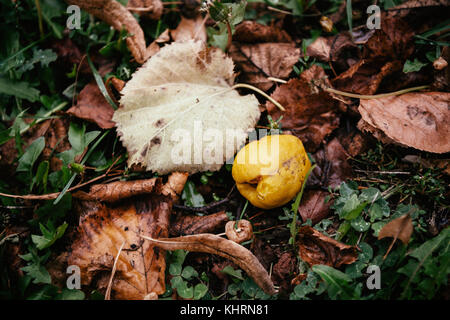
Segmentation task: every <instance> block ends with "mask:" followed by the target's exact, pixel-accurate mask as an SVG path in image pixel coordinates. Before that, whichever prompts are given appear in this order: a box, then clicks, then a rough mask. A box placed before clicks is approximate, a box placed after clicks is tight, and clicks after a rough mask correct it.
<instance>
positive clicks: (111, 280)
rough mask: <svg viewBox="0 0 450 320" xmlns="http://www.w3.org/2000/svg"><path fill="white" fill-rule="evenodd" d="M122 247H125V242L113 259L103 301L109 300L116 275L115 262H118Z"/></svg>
mask: <svg viewBox="0 0 450 320" xmlns="http://www.w3.org/2000/svg"><path fill="white" fill-rule="evenodd" d="M124 245H125V240H124V241H123V242H122V245H121V246H120V248H119V252H117V256H116V259H114V265H113V268H112V271H111V277H110V278H109V283H108V287H107V288H106V293H105V300H110V299H111V287H112V282H113V279H114V274H115V273H116V269H117V261H119V256H120V253H121V252H122V249H123V246H124Z"/></svg>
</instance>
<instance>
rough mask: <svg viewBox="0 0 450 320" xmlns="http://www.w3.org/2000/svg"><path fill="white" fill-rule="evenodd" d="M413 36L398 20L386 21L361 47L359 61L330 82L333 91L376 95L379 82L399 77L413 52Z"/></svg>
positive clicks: (406, 26)
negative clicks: (333, 88)
mask: <svg viewBox="0 0 450 320" xmlns="http://www.w3.org/2000/svg"><path fill="white" fill-rule="evenodd" d="M413 36H414V33H413V32H412V31H411V28H410V27H409V25H408V24H407V23H405V22H404V21H403V20H402V19H399V18H392V17H389V18H385V19H384V20H383V23H382V24H381V29H377V30H375V32H373V34H371V36H370V38H369V39H368V40H367V41H366V42H365V43H364V48H363V52H362V56H361V59H360V60H359V61H358V62H356V63H354V64H352V65H351V67H350V68H349V69H348V70H346V71H345V72H343V73H341V74H340V75H339V76H338V77H336V78H335V79H333V86H334V87H335V88H336V89H339V90H341V91H346V92H353V93H358V94H375V93H376V92H377V90H378V89H379V87H380V85H381V83H382V81H384V80H385V79H386V78H389V77H394V76H396V77H398V74H402V68H403V63H404V61H405V60H406V59H407V58H408V57H409V56H410V55H411V54H412V53H413V51H414V38H413Z"/></svg>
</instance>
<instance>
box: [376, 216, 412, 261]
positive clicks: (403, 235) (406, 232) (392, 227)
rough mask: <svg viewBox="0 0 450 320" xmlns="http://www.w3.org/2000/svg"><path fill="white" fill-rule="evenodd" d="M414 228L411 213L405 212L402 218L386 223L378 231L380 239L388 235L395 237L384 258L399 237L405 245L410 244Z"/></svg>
mask: <svg viewBox="0 0 450 320" xmlns="http://www.w3.org/2000/svg"><path fill="white" fill-rule="evenodd" d="M413 229H414V228H413V224H412V220H411V216H410V215H409V214H405V215H403V216H401V217H400V218H397V219H394V220H392V221H390V222H388V223H387V224H386V225H384V227H383V228H382V229H381V230H380V232H379V233H378V240H380V239H383V238H386V237H390V238H393V240H392V243H391V245H390V246H389V248H388V250H387V252H386V254H385V255H384V258H386V257H387V255H388V254H389V252H390V251H391V249H392V247H393V246H394V243H395V241H396V240H397V239H400V241H401V242H403V244H405V245H406V244H408V242H409V239H410V238H411V235H412V233H413Z"/></svg>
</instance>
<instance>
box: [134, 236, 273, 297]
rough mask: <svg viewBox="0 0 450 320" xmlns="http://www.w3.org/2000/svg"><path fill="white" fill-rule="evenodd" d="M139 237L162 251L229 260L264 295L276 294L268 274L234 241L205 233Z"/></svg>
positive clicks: (246, 250)
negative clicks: (175, 251) (176, 251)
mask: <svg viewBox="0 0 450 320" xmlns="http://www.w3.org/2000/svg"><path fill="white" fill-rule="evenodd" d="M141 237H142V238H144V239H146V240H148V241H149V242H151V243H152V244H153V245H155V246H158V247H160V248H162V249H164V250H171V251H173V250H179V249H181V250H188V251H192V252H205V253H210V254H216V255H219V256H221V257H224V258H226V259H229V260H231V261H232V262H234V263H235V264H237V265H238V266H239V267H240V268H242V269H243V270H244V271H245V272H246V273H247V274H248V275H249V276H250V277H251V278H252V279H253V280H254V281H255V283H256V284H257V285H258V286H259V287H260V288H261V289H262V290H263V291H264V292H265V293H267V294H270V295H273V294H275V293H276V292H277V291H276V290H275V287H274V285H273V282H272V280H271V279H270V276H269V274H268V273H267V271H266V269H264V267H263V266H262V265H261V263H260V262H259V261H258V259H257V258H256V257H255V256H254V255H253V254H252V253H251V252H250V251H249V250H248V249H246V248H245V247H243V246H241V245H239V244H237V243H236V242H234V241H231V240H227V239H224V238H222V237H219V236H216V235H213V234H207V233H205V234H198V235H191V236H184V237H178V238H160V239H153V238H152V237H148V236H144V235H142V236H141Z"/></svg>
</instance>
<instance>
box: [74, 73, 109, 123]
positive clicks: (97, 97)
mask: <svg viewBox="0 0 450 320" xmlns="http://www.w3.org/2000/svg"><path fill="white" fill-rule="evenodd" d="M67 113H68V114H70V115H72V116H74V117H77V118H80V119H84V120H88V121H91V122H94V123H96V124H97V125H98V126H99V127H100V128H102V129H110V128H112V127H114V122H113V121H111V119H112V117H113V114H114V109H113V107H112V106H111V105H110V104H109V103H108V101H106V99H105V97H104V96H103V94H102V93H101V92H100V89H99V88H98V85H97V83H96V82H95V81H92V82H90V83H88V84H87V85H86V86H85V87H84V88H83V90H81V91H80V94H79V95H78V98H77V104H76V105H74V106H72V107H71V108H70V109H69V110H67Z"/></svg>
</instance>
